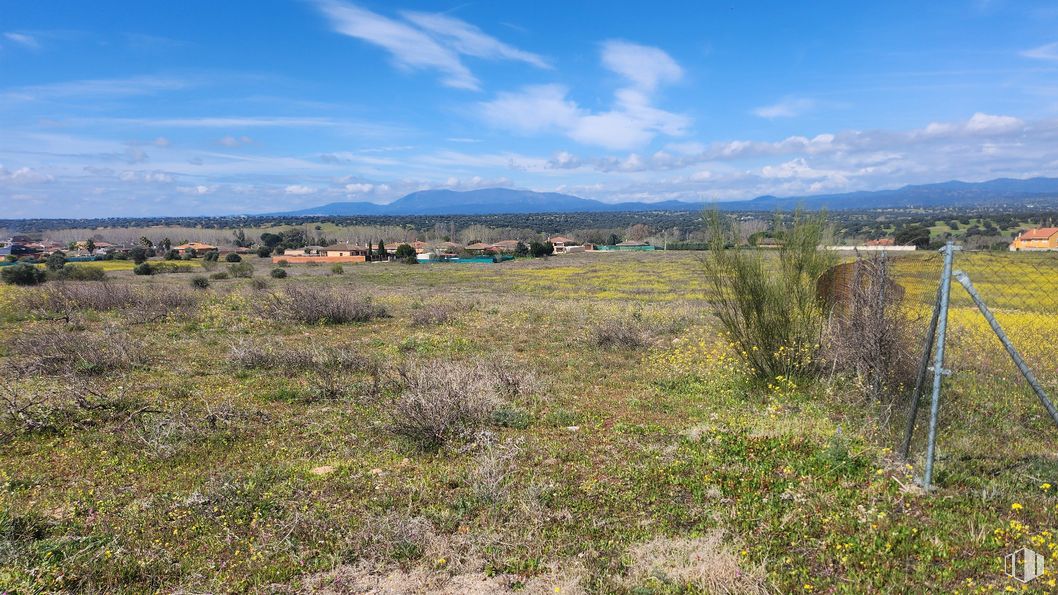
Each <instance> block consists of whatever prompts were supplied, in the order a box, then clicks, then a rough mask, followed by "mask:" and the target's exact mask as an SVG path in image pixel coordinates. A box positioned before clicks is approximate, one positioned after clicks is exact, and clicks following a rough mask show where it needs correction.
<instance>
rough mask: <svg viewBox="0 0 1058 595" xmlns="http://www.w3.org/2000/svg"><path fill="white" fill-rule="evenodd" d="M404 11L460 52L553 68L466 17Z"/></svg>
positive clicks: (408, 17)
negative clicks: (486, 32)
mask: <svg viewBox="0 0 1058 595" xmlns="http://www.w3.org/2000/svg"><path fill="white" fill-rule="evenodd" d="M403 15H404V18H406V19H408V20H409V21H411V22H412V23H415V24H416V25H418V26H419V27H420V28H421V29H423V30H425V31H428V32H430V33H431V34H433V35H434V36H436V37H438V38H440V40H441V41H443V42H444V43H446V44H447V45H449V46H451V47H452V49H454V50H455V51H457V52H459V53H461V54H465V55H467V56H475V57H478V58H488V59H493V60H501V59H502V60H514V61H518V62H525V63H526V64H531V65H533V66H536V67H537V68H551V65H550V64H548V62H547V61H546V60H544V59H543V58H541V57H540V56H538V55H536V54H533V53H531V52H526V51H524V50H520V49H518V48H515V47H511V46H509V45H507V44H506V43H503V42H502V41H500V40H498V39H496V38H495V37H492V36H490V35H486V34H485V33H484V32H482V31H481V29H479V28H477V27H475V26H474V25H471V24H470V23H468V22H466V21H462V20H459V19H456V18H452V17H450V16H447V15H443V14H438V13H426V12H405V13H403Z"/></svg>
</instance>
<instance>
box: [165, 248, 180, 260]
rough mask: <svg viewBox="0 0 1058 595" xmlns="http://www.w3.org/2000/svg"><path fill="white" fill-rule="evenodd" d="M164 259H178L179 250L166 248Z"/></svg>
mask: <svg viewBox="0 0 1058 595" xmlns="http://www.w3.org/2000/svg"><path fill="white" fill-rule="evenodd" d="M165 259H166V260H180V252H179V251H178V250H168V251H166V253H165Z"/></svg>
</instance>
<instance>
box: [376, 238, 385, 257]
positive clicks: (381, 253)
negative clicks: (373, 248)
mask: <svg viewBox="0 0 1058 595" xmlns="http://www.w3.org/2000/svg"><path fill="white" fill-rule="evenodd" d="M376 253H377V254H378V259H379V260H386V243H385V242H384V241H382V240H379V241H378V251H377V252H376Z"/></svg>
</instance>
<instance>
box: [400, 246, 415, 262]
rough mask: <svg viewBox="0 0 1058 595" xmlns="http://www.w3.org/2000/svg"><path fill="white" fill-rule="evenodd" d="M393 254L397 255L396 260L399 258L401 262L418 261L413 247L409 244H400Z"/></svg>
mask: <svg viewBox="0 0 1058 595" xmlns="http://www.w3.org/2000/svg"><path fill="white" fill-rule="evenodd" d="M395 255H396V257H397V260H400V261H401V262H407V263H414V262H418V259H417V258H416V256H415V248H412V247H411V246H410V245H409V244H401V245H399V246H397V251H396V252H395Z"/></svg>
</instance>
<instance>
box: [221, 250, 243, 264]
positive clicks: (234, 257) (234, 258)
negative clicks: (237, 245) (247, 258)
mask: <svg viewBox="0 0 1058 595" xmlns="http://www.w3.org/2000/svg"><path fill="white" fill-rule="evenodd" d="M224 260H226V261H227V262H242V257H241V256H239V255H238V254H236V253H234V252H229V253H228V255H227V256H225V257H224Z"/></svg>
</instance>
